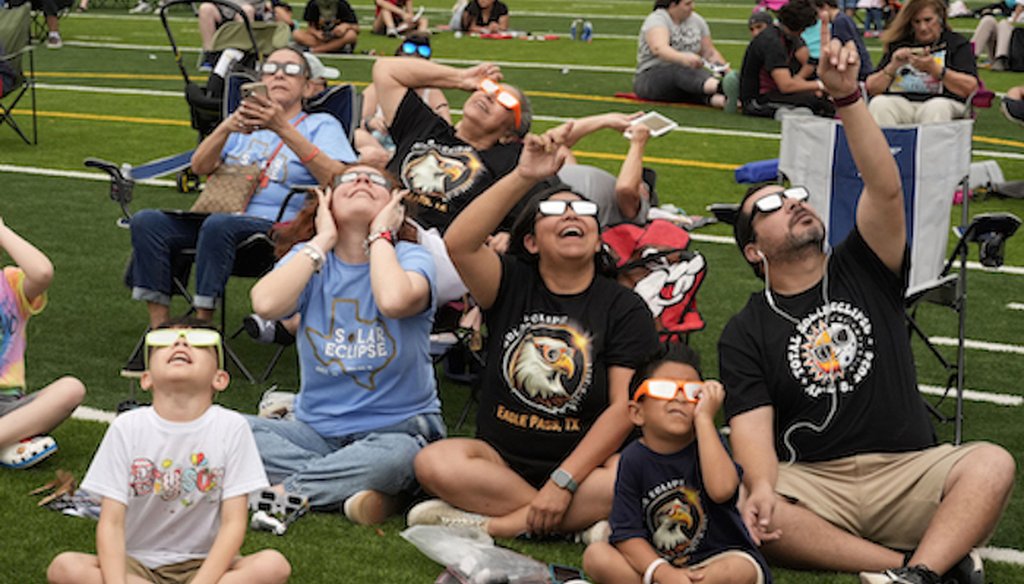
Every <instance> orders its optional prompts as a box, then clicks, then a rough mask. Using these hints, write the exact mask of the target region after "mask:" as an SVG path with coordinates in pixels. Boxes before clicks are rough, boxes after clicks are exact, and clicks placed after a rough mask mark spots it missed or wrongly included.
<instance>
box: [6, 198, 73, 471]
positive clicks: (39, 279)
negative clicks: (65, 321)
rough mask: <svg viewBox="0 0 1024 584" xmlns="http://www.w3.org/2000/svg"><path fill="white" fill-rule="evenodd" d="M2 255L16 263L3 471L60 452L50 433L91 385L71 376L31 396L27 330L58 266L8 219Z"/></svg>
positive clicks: (10, 272)
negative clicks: (48, 434)
mask: <svg viewBox="0 0 1024 584" xmlns="http://www.w3.org/2000/svg"><path fill="white" fill-rule="evenodd" d="M0 251H5V252H7V255H9V256H11V259H12V260H13V261H14V265H12V266H6V267H4V268H3V273H2V274H0V349H2V350H0V466H3V467H6V468H28V467H30V466H35V465H36V464H38V463H40V462H42V461H43V460H46V459H47V458H49V457H50V456H51V455H52V454H53V453H54V452H56V451H57V442H56V441H54V439H53V438H51V437H50V436H46V435H45V433H46V432H49V431H50V430H52V429H54V428H56V427H57V425H58V424H60V423H61V422H63V421H64V420H65V419H66V418H67V417H68V416H70V415H71V412H73V411H74V410H75V408H77V407H78V405H79V404H81V403H82V399H83V398H84V397H85V386H84V385H82V382H81V381H79V380H78V379H75V378H74V377H70V376H67V377H62V378H60V379H58V380H57V381H54V382H53V383H51V384H49V385H47V386H46V387H44V388H43V389H41V390H39V391H38V392H35V393H31V394H28V395H25V389H26V387H27V386H26V380H25V344H26V340H27V336H26V331H27V325H28V321H29V319H30V318H32V317H33V316H35V315H37V314H39V313H40V312H42V311H43V309H44V308H46V302H47V297H46V289H47V288H49V287H50V283H51V282H52V281H53V264H52V263H51V262H50V259H49V258H48V257H46V254H44V253H43V252H41V251H39V249H38V248H37V247H35V246H34V245H32V244H31V243H29V242H28V241H25V239H24V238H22V237H21V236H20V235H18V234H17V233H15V232H14V230H13V229H11V228H10V227H8V226H7V225H5V224H4V221H3V218H2V217H0Z"/></svg>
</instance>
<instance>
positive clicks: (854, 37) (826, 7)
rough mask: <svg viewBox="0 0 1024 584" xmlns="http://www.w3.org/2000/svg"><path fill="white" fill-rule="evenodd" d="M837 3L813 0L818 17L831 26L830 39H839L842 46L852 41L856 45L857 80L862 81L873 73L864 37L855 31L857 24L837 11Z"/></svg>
mask: <svg viewBox="0 0 1024 584" xmlns="http://www.w3.org/2000/svg"><path fill="white" fill-rule="evenodd" d="M837 2H838V0H815V5H816V6H817V7H818V13H819V16H821V18H822V19H823V20H825V22H828V23H829V24H830V25H831V26H830V30H831V31H832V38H835V39H839V42H841V43H843V44H846V42H847V41H853V44H855V45H857V54H858V55H860V71H859V72H858V73H857V78H858V79H860V80H861V81H863V80H865V79H867V77H868V75H870V74H871V72H872V71H874V67H873V66H872V65H871V55H870V54H869V53H868V48H867V47H866V46H864V37H863V36H861V34H860V31H858V30H857V22H856V21H855V20H854V19H852V18H850V17H849V16H847V15H846V14H844V13H843V12H842V11H841V10H839V6H838V4H837Z"/></svg>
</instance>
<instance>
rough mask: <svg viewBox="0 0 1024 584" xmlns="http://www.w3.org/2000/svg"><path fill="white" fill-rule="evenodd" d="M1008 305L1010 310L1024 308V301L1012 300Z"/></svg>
mask: <svg viewBox="0 0 1024 584" xmlns="http://www.w3.org/2000/svg"><path fill="white" fill-rule="evenodd" d="M1006 307H1007V308H1009V309H1010V310H1024V303H1021V302H1011V303H1009V304H1007V305H1006Z"/></svg>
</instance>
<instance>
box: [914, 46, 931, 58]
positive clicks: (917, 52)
mask: <svg viewBox="0 0 1024 584" xmlns="http://www.w3.org/2000/svg"><path fill="white" fill-rule="evenodd" d="M910 54H911V55H914V56H915V57H923V56H924V55H927V54H928V49H926V48H924V47H911V48H910Z"/></svg>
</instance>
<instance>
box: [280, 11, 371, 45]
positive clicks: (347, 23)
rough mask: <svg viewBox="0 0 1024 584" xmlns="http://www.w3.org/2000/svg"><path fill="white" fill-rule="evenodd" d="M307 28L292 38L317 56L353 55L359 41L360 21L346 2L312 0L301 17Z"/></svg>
mask: <svg viewBox="0 0 1024 584" xmlns="http://www.w3.org/2000/svg"><path fill="white" fill-rule="evenodd" d="M302 20H305V21H306V28H304V29H301V30H297V31H295V32H294V33H293V34H292V38H293V39H294V40H295V42H297V43H299V44H300V45H302V46H305V47H309V50H311V51H312V52H314V53H338V52H341V53H351V52H352V50H353V49H354V48H355V46H356V39H357V38H358V37H359V19H358V18H356V13H355V12H354V11H353V10H352V7H351V6H349V3H348V2H346V1H345V0H311V1H310V2H309V3H308V4H306V10H305V12H303V13H302Z"/></svg>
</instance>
